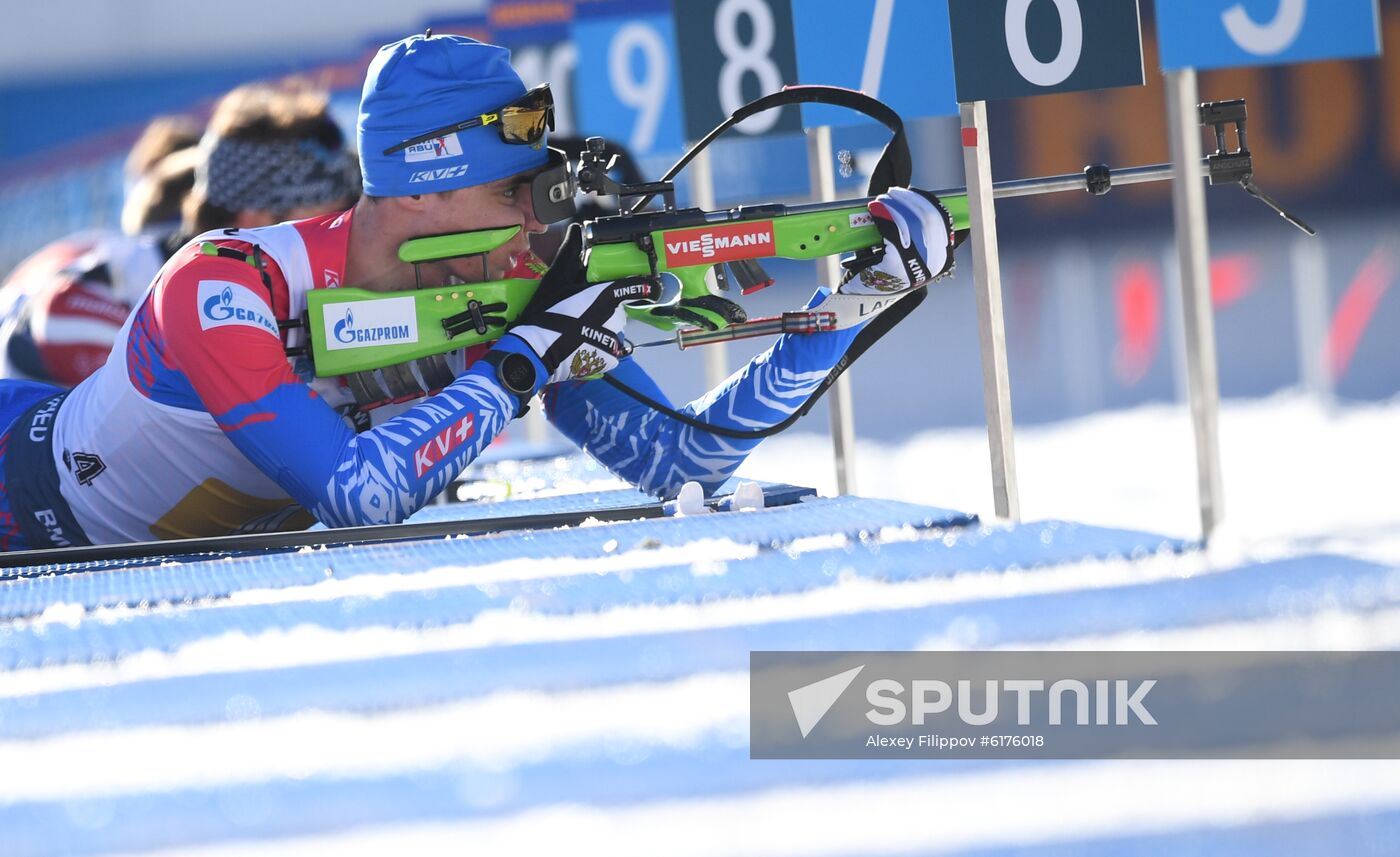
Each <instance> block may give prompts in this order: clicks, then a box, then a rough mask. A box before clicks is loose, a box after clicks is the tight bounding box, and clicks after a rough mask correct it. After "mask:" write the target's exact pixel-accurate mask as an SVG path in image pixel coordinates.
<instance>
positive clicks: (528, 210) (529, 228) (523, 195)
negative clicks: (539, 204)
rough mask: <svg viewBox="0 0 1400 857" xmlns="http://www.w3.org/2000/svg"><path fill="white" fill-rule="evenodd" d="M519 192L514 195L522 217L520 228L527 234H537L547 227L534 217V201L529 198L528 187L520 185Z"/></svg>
mask: <svg viewBox="0 0 1400 857" xmlns="http://www.w3.org/2000/svg"><path fill="white" fill-rule="evenodd" d="M520 191H521V192H520V193H517V194H516V195H515V198H516V205H518V206H519V207H520V214H521V216H522V218H523V220H522V221H521V224H520V225H521V228H523V229H524V230H525V232H526V233H527V234H529V235H538V234H539V233H541V232H544V231H545V229H546V228H547V227H546V226H545V225H544V224H543V223H541V222H540V221H539V220H538V219H537V218H536V217H535V201H534V199H532V198H531V196H530V193H529V188H528V187H522V188H521V189H520Z"/></svg>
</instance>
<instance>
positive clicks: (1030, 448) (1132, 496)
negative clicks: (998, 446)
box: [742, 368, 1400, 561]
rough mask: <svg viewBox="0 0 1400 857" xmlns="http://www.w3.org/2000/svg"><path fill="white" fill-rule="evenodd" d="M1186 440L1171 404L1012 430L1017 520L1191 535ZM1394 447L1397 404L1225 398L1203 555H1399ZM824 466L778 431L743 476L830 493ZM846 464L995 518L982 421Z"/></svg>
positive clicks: (800, 440)
mask: <svg viewBox="0 0 1400 857" xmlns="http://www.w3.org/2000/svg"><path fill="white" fill-rule="evenodd" d="M855 371H856V372H859V368H857V369H856V370H855ZM857 383H859V379H858V377H857ZM856 431H857V434H859V431H860V415H859V414H857V415H856ZM1194 443H1195V441H1194V438H1193V435H1192V431H1191V423H1190V416H1189V413H1188V411H1187V409H1186V408H1185V406H1183V405H1174V404H1160V405H1148V406H1144V407H1140V408H1135V409H1132V410H1126V411H1116V412H1105V413H1100V414H1095V415H1093V416H1089V417H1085V418H1083V419H1078V420H1073V421H1069V422H1065V423H1059V424H1054V425H1048V426H1037V427H1031V428H1024V427H1023V428H1018V429H1017V431H1016V466H1017V479H1018V482H1019V487H1020V500H1021V517H1022V519H1023V520H1027V521H1034V520H1040V519H1047V518H1058V519H1062V520H1071V521H1079V522H1082V523H1090V524H1100V525H1105V526H1119V527H1127V528H1133V529H1140V530H1147V531H1149V532H1160V533H1164V534H1167V535H1175V536H1179V537H1188V538H1197V537H1199V536H1200V532H1201V524H1200V515H1199V511H1198V509H1199V506H1198V500H1197V493H1196V492H1197V489H1196V460H1195V446H1194ZM1397 443H1400V400H1397V401H1392V402H1387V403H1380V404H1349V405H1345V406H1337V405H1329V404H1326V403H1323V402H1321V401H1319V400H1317V399H1314V398H1311V397H1308V396H1304V395H1302V394H1300V393H1296V392H1287V393H1281V394H1278V395H1276V396H1273V397H1270V398H1267V399H1260V400H1243V401H1231V400H1227V401H1226V402H1224V403H1223V405H1222V408H1221V413H1220V457H1221V465H1222V471H1223V484H1224V513H1225V514H1224V522H1223V525H1222V527H1221V528H1220V530H1219V531H1218V532H1217V537H1216V538H1215V539H1214V541H1215V542H1216V543H1217V544H1215V545H1213V546H1212V552H1213V553H1217V552H1218V553H1219V554H1221V555H1223V554H1224V553H1226V552H1228V551H1241V552H1248V553H1250V554H1251V555H1265V554H1270V553H1273V554H1274V555H1279V556H1284V555H1291V554H1292V553H1296V552H1299V551H1302V550H1308V549H1310V550H1323V549H1327V550H1338V549H1340V550H1342V551H1344V552H1347V553H1354V554H1356V555H1362V556H1367V557H1374V558H1382V559H1385V558H1388V559H1389V560H1390V561H1397V560H1400V502H1397V501H1400V449H1397V446H1396V445H1397ZM831 460H832V457H831V444H830V441H828V440H827V439H826V438H825V437H820V436H816V435H810V434H807V435H800V434H792V435H787V436H779V437H776V438H773V439H771V440H769V441H767V442H765V443H764V445H763V446H761V447H759V449H758V450H757V451H755V452H754V454H753V455H752V456H750V457H749V460H748V461H747V462H746V463H745V465H744V468H743V471H742V475H744V476H745V477H747V478H752V479H763V480H769V481H796V482H798V483H799V484H805V485H811V486H812V487H814V488H816V489H818V490H819V491H821V492H822V493H824V494H830V493H834V492H835V486H836V477H835V471H834V466H826V464H825V463H826V462H829V461H831ZM814 462H821V464H819V465H817V464H814ZM856 462H857V468H858V469H857V482H856V486H857V493H859V494H861V495H864V496H870V497H886V498H890V499H900V500H909V501H913V502H919V503H930V504H934V505H939V506H946V507H949V508H954V509H964V510H967V511H973V512H978V513H980V514H982V515H983V516H984V517H991V516H992V515H993V504H992V489H991V465H990V463H989V462H990V458H989V455H988V451H987V435H986V432H985V431H983V430H981V429H975V430H974V429H965V430H951V431H933V432H916V433H914V434H912V436H911V437H910V438H909V439H908V440H907V441H905V442H903V443H900V444H897V445H891V444H883V443H877V442H860V443H859V444H858V446H857V451H856Z"/></svg>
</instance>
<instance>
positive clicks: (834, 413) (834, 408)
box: [807, 125, 856, 494]
mask: <svg viewBox="0 0 1400 857" xmlns="http://www.w3.org/2000/svg"><path fill="white" fill-rule="evenodd" d="M807 169H808V172H809V174H810V175H811V179H812V195H813V196H814V197H816V199H817V201H818V202H831V201H832V200H834V199H836V179H835V177H834V176H833V175H832V173H831V169H832V152H831V126H829V125H822V126H821V127H818V128H813V129H811V130H810V131H808V132H807ZM817 282H819V283H820V284H821V285H823V286H826V287H828V288H830V289H833V290H834V289H835V288H836V287H837V285H839V284H840V282H841V260H840V259H839V258H837V257H836V256H834V255H832V256H823V257H822V258H820V259H818V260H817ZM827 401H828V402H829V403H830V407H831V446H832V451H833V453H834V454H835V456H836V493H837V494H854V493H855V492H856V425H855V414H854V412H853V411H854V409H853V408H852V406H851V404H852V403H851V370H850V369H847V370H846V371H845V372H844V373H843V374H842V375H841V377H840V378H837V379H836V384H835V385H834V386H833V387H832V388H831V389H830V390H828V391H827Z"/></svg>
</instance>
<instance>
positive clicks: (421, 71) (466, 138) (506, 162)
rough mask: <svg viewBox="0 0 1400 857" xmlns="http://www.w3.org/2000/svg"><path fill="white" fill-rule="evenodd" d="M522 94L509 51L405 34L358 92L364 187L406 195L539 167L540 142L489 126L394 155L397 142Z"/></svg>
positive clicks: (378, 58)
mask: <svg viewBox="0 0 1400 857" xmlns="http://www.w3.org/2000/svg"><path fill="white" fill-rule="evenodd" d="M524 94H525V84H523V83H521V81H520V76H519V75H518V74H516V73H515V69H513V68H511V67H510V51H507V50H506V49H505V48H500V47H497V46H495V45H487V44H483V43H481V42H478V41H476V40H474V39H469V38H467V37H465V36H451V35H444V36H410V37H409V38H407V39H403V40H402V41H398V42H394V43H393V44H391V45H385V46H384V47H382V48H380V49H379V53H377V54H375V57H374V60H373V61H372V62H371V63H370V65H369V71H368V73H366V75H365V88H364V91H363V92H362V93H361V94H360V121H359V124H358V137H359V147H360V172H361V174H362V175H363V176H364V192H365V193H366V194H368V195H370V196H410V195H413V194H420V193H437V192H439V191H445V190H454V189H456V188H459V187H471V186H473V185H481V184H486V183H488V182H493V181H496V180H497V179H503V178H505V177H507V176H512V175H515V174H516V173H521V172H525V171H526V170H532V169H536V168H538V167H542V166H544V165H545V163H546V162H547V160H548V155H547V154H546V150H545V147H544V146H541V147H540V148H538V149H537V148H535V147H533V146H526V145H520V144H516V143H506V142H504V141H502V140H501V136H500V134H499V133H498V132H497V130H496V129H495V128H494V127H492V126H486V127H476V128H468V129H467V130H465V131H458V132H457V133H455V134H448V135H447V136H446V137H439V138H437V139H435V140H429V141H427V142H425V143H419V144H417V145H414V146H410V147H409V148H407V149H403V150H400V151H397V152H394V153H393V154H391V155H385V154H382V152H383V151H384V150H385V149H388V148H390V147H391V146H394V145H396V144H398V143H401V142H403V141H404V140H408V139H410V138H413V137H417V136H418V135H420V134H426V133H427V132H429V131H432V130H433V129H434V128H442V127H444V126H447V125H452V124H454V123H457V122H461V121H462V120H464V119H470V118H472V117H473V116H479V115H481V114H483V113H492V112H495V111H496V110H497V109H499V108H500V107H502V106H504V105H506V104H508V103H510V102H512V101H514V100H515V99H517V98H519V97H520V96H522V95H524Z"/></svg>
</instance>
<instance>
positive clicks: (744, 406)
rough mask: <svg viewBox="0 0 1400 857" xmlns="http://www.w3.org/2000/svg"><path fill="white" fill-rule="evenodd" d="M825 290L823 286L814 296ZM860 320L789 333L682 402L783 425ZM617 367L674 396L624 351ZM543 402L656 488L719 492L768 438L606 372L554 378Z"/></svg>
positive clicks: (597, 449) (553, 417)
mask: <svg viewBox="0 0 1400 857" xmlns="http://www.w3.org/2000/svg"><path fill="white" fill-rule="evenodd" d="M825 296H826V292H825V291H818V292H817V294H816V295H814V296H813V297H812V300H811V302H810V303H809V304H808V306H809V307H810V306H815V305H816V304H817V303H819V302H820V301H821V300H822V298H824V297H825ZM859 330H860V327H853V328H849V329H846V330H838V331H831V332H828V333H812V334H783V335H782V336H780V337H778V340H777V341H776V342H775V343H774V344H773V346H772V347H771V348H769V349H767V350H766V351H764V352H762V353H761V354H759V355H758V356H756V357H754V358H753V359H752V360H750V361H749V363H748V365H746V366H744V367H743V368H742V369H740V370H739V371H738V372H736V373H735V374H734V375H732V376H731V377H730V378H729V379H728V380H727V381H725V382H724V383H723V384H721V385H720V386H718V387H716V388H715V389H713V390H711V391H710V392H708V393H706V394H705V395H703V396H701V397H700V398H698V399H696V400H695V401H693V402H690V403H689V404H687V405H684V406H683V407H680V408H677V409H676V410H678V411H679V412H680V413H683V414H685V415H687V416H691V417H695V418H697V419H699V420H700V421H702V422H705V423H709V424H711V425H717V426H721V427H724V428H729V429H738V430H752V429H763V428H767V427H769V426H772V425H776V424H777V423H780V422H782V421H783V420H784V419H786V418H787V417H788V416H789V415H791V414H792V413H793V412H795V411H796V410H797V409H798V408H800V407H802V405H803V404H804V403H805V402H806V401H807V398H808V397H809V396H811V395H812V393H813V392H814V391H816V389H817V388H818V387H819V386H820V385H821V383H822V381H823V380H824V379H825V378H826V376H827V375H828V373H830V372H831V370H832V368H833V367H834V366H835V365H836V364H837V362H838V361H840V359H841V358H842V356H843V355H845V353H846V350H847V349H848V348H849V347H850V345H851V341H852V340H854V339H855V336H856V334H857V333H858V332H859ZM609 374H610V375H612V376H613V377H615V378H617V379H618V380H619V381H622V382H623V383H624V384H626V385H627V386H629V387H631V388H633V389H634V390H637V391H639V392H641V393H643V394H644V395H646V396H648V397H649V398H652V399H655V400H656V401H658V402H661V403H663V404H666V405H667V406H668V407H669V406H670V403H669V402H668V400H667V399H666V396H665V394H663V393H662V392H661V390H660V389H659V388H658V387H657V386H656V383H655V382H654V381H653V380H652V379H651V378H650V377H649V376H648V375H647V373H646V371H645V370H644V369H642V367H641V366H640V365H638V364H637V363H636V361H634V360H633V359H632V358H630V357H628V358H625V359H623V360H622V361H621V362H620V363H619V364H618V366H617V368H616V369H614V370H613V371H612V372H610V373H609ZM544 403H545V409H546V413H547V414H548V416H549V419H550V422H552V423H553V424H554V426H555V427H556V428H558V429H559V430H560V431H561V432H563V433H564V435H565V436H567V437H568V438H569V439H570V440H572V441H573V442H574V443H576V444H578V445H579V446H581V447H583V448H584V449H586V450H587V451H588V452H589V454H591V455H592V456H593V457H594V458H596V459H597V460H598V461H599V462H600V463H602V464H603V466H604V467H606V468H608V470H610V471H612V472H613V473H615V474H617V475H618V476H620V477H621V478H623V479H626V480H627V481H629V482H631V483H632V484H634V485H636V486H637V487H638V488H640V489H642V490H643V491H645V492H647V493H649V494H652V495H655V496H658V497H664V498H670V497H674V496H675V495H676V494H677V493H678V492H679V491H680V489H681V486H682V485H684V484H685V483H686V482H690V481H694V482H699V483H700V484H701V485H702V486H703V487H704V489H705V492H706V493H707V494H709V493H713V492H714V491H715V490H716V489H718V488H719V486H720V485H721V484H723V482H724V481H725V480H726V479H728V478H729V477H730V476H731V475H733V473H734V471H735V470H737V469H738V468H739V465H740V464H742V463H743V461H744V459H745V458H747V457H748V455H749V453H750V452H752V451H753V450H754V448H755V447H757V446H758V444H759V442H760V439H759V438H747V439H741V438H731V437H724V436H721V435H718V434H715V433H713V432H708V431H705V430H704V429H700V428H696V427H694V426H689V425H686V424H685V423H682V422H681V421H680V420H677V419H676V418H674V417H671V416H668V415H666V414H664V413H661V412H659V411H656V410H653V409H652V408H651V407H649V406H647V405H644V404H642V403H640V402H638V401H636V400H635V399H633V398H631V397H630V396H628V395H626V394H625V393H622V392H621V391H619V390H617V389H616V388H614V387H612V386H610V385H608V384H605V383H602V382H600V381H569V382H565V383H562V384H554V385H551V386H548V387H546V388H545V389H544Z"/></svg>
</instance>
